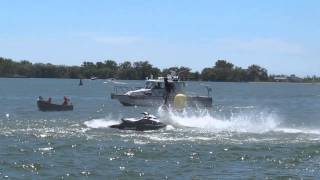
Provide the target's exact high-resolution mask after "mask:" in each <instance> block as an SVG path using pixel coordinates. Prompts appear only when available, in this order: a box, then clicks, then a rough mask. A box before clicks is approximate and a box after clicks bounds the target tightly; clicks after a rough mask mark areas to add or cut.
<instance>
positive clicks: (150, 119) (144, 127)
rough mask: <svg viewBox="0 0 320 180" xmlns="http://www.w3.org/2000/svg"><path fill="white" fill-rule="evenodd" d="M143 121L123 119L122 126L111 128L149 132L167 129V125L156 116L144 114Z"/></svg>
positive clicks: (117, 125) (116, 125) (112, 126)
mask: <svg viewBox="0 0 320 180" xmlns="http://www.w3.org/2000/svg"><path fill="white" fill-rule="evenodd" d="M142 114H143V117H142V118H141V119H133V118H122V119H121V121H122V122H121V123H120V124H115V125H111V126H110V128H117V129H121V130H135V131H148V130H157V129H161V128H164V127H166V125H165V124H163V123H161V122H159V121H158V120H157V119H156V117H155V116H153V115H151V114H149V113H147V112H144V113H142Z"/></svg>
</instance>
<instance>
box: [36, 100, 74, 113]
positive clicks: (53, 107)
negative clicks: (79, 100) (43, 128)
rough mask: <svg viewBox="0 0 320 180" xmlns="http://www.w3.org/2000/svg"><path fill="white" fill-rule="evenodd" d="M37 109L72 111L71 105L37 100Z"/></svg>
mask: <svg viewBox="0 0 320 180" xmlns="http://www.w3.org/2000/svg"><path fill="white" fill-rule="evenodd" d="M37 105H38V108H39V111H72V110H73V105H72V104H71V105H61V104H52V103H49V102H47V101H41V100H38V101H37Z"/></svg>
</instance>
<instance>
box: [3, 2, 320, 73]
mask: <svg viewBox="0 0 320 180" xmlns="http://www.w3.org/2000/svg"><path fill="white" fill-rule="evenodd" d="M319 42H320V1H318V0H290V1H289V0H267V1H263V0H197V1H195V0H174V1H173V0H120V1H119V0H54V1H50V0H24V1H20V0H1V1H0V56H1V57H6V58H12V59H14V60H29V61H31V62H42V63H52V64H64V65H80V64H81V63H82V62H83V61H92V62H97V61H104V60H109V59H112V60H115V61H116V62H118V63H121V62H124V61H142V60H143V61H144V60H147V61H149V62H150V63H151V64H153V65H154V66H157V67H159V68H166V67H171V66H187V67H190V68H192V70H193V71H201V70H202V69H203V68H205V67H212V66H214V63H215V62H216V60H218V59H225V60H227V61H229V62H231V63H233V64H234V65H236V66H240V67H243V68H246V67H248V66H249V65H251V64H257V65H260V66H262V67H264V68H266V69H267V70H268V72H269V74H296V75H299V76H307V75H318V76H319V75H320V58H319V57H320V45H319V44H320V43H319Z"/></svg>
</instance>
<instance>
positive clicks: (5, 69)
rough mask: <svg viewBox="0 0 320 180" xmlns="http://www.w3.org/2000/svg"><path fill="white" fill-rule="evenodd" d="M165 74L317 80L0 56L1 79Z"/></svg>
mask: <svg viewBox="0 0 320 180" xmlns="http://www.w3.org/2000/svg"><path fill="white" fill-rule="evenodd" d="M168 74H171V75H179V77H180V79H182V80H187V81H190V80H191V81H213V82H294V83H316V82H320V77H316V76H312V77H311V76H307V77H304V78H300V77H297V76H296V75H294V74H292V75H289V76H288V75H270V74H268V71H267V69H265V68H263V67H260V66H259V65H255V64H253V65H250V66H248V67H247V68H246V69H244V68H241V67H237V66H235V65H234V64H232V63H230V62H228V61H226V60H217V61H216V62H215V63H214V66H212V67H207V68H204V69H203V70H202V71H201V72H198V71H192V70H191V68H189V67H185V66H180V67H178V66H176V67H169V68H164V69H162V70H160V69H159V68H157V67H154V66H153V65H152V64H150V63H149V62H148V61H136V62H129V61H125V62H123V63H117V62H115V61H113V60H106V61H103V62H96V63H93V62H90V61H84V62H83V63H82V64H81V65H80V66H66V65H53V64H50V63H47V64H44V63H31V62H29V61H26V60H23V61H19V62H18V61H14V60H12V59H8V58H2V57H0V77H3V78H56V79H90V78H98V79H111V78H114V79H121V80H144V79H145V78H146V77H150V76H153V77H160V76H162V77H165V76H167V75H168Z"/></svg>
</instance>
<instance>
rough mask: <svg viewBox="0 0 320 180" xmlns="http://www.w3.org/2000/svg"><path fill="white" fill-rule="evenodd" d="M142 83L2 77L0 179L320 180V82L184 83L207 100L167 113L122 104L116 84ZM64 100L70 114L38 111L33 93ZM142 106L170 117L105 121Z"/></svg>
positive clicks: (129, 114) (132, 113)
mask: <svg viewBox="0 0 320 180" xmlns="http://www.w3.org/2000/svg"><path fill="white" fill-rule="evenodd" d="M124 84H126V85H129V86H130V85H131V86H141V85H142V84H143V81H119V82H118V81H116V82H108V81H104V80H96V81H91V80H85V81H84V86H81V87H79V86H78V80H57V79H0V94H1V95H0V177H2V178H9V179H47V178H54V179H59V178H67V179H82V178H90V179H209V178H214V179H225V178H226V179H248V178H253V179H265V178H270V179H289V178H293V179H296V178H299V179H300V178H303V179H319V178H320V85H318V84H288V83H281V84H277V83H209V82H201V83H200V82H189V83H188V89H189V91H190V92H193V93H206V92H205V90H204V89H203V86H204V85H207V86H210V87H212V89H213V97H214V107H213V108H212V109H209V110H202V109H197V110H188V111H186V112H184V113H182V114H179V115H177V114H175V113H173V112H170V113H166V112H163V111H161V110H159V109H158V108H151V107H123V106H122V105H120V103H118V102H117V101H115V100H111V99H110V92H111V91H112V90H113V86H114V85H124ZM39 95H42V96H43V97H48V96H51V97H52V98H53V101H54V102H62V97H63V96H64V95H66V96H69V97H71V100H72V102H73V104H74V105H75V110H74V111H72V112H39V111H38V110H37V107H36V98H37V97H38V96H39ZM143 111H148V112H150V113H153V114H155V115H157V116H158V117H160V120H161V121H163V122H165V123H168V124H170V125H169V126H168V127H167V128H166V129H163V130H160V131H149V132H133V131H119V130H117V129H110V128H108V126H109V125H111V124H114V123H117V122H119V119H120V118H121V117H137V116H139V113H140V112H143Z"/></svg>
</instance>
